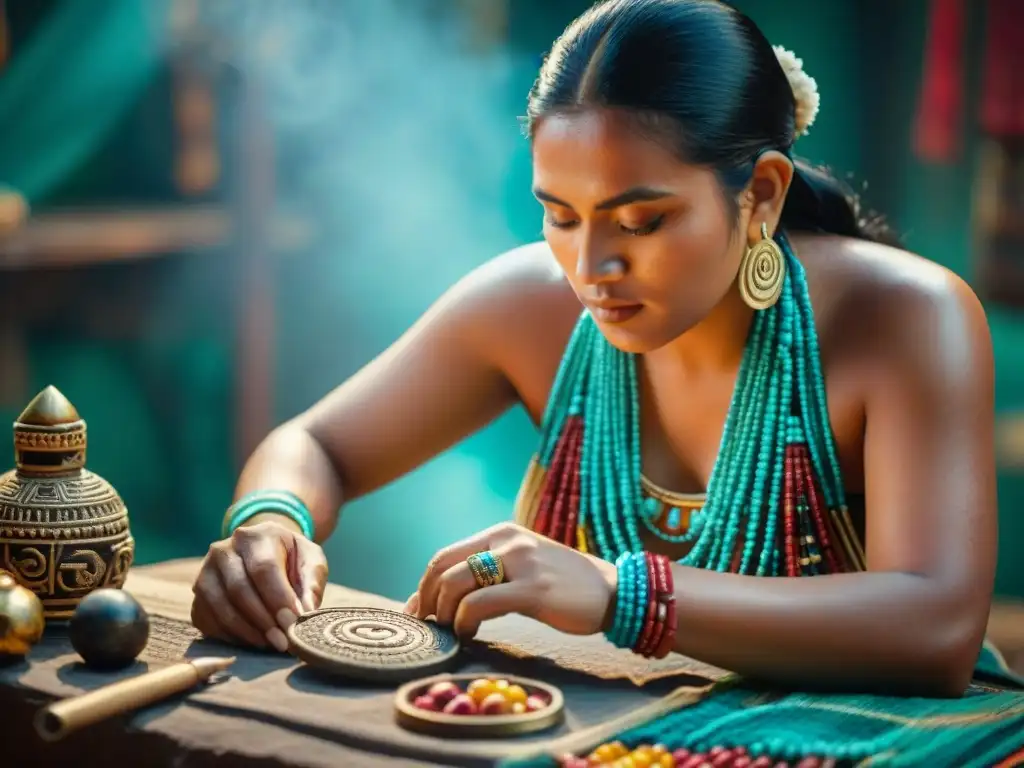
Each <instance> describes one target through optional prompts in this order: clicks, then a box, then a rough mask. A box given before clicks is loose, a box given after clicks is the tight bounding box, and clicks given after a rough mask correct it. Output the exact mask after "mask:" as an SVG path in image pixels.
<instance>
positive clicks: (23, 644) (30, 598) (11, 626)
mask: <svg viewBox="0 0 1024 768" xmlns="http://www.w3.org/2000/svg"><path fill="white" fill-rule="evenodd" d="M45 628H46V619H45V618H44V616H43V604H42V602H41V601H40V600H39V598H38V597H36V595H35V593H34V592H32V591H31V590H29V589H25V587H22V586H21V585H19V584H18V583H17V582H16V581H15V580H14V577H13V576H11V575H10V574H9V573H6V572H4V573H0V654H3V655H7V656H24V655H25V654H27V653H28V652H29V651H30V650H31V649H32V646H33V645H35V644H36V643H38V642H39V639H40V638H41V637H42V636H43V630H44V629H45Z"/></svg>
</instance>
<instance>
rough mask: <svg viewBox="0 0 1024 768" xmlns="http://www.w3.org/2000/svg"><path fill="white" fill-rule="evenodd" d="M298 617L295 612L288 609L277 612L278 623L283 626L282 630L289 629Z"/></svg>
mask: <svg viewBox="0 0 1024 768" xmlns="http://www.w3.org/2000/svg"><path fill="white" fill-rule="evenodd" d="M297 618H298V616H296V615H295V611H291V610H289V609H287V608H282V609H281V610H280V611H278V612H277V623H278V624H280V625H281V629H288V627H290V626H291V625H292V624H294V623H295V620H296V619H297Z"/></svg>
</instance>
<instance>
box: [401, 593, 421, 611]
mask: <svg viewBox="0 0 1024 768" xmlns="http://www.w3.org/2000/svg"><path fill="white" fill-rule="evenodd" d="M419 607H420V593H419V592H413V593H412V594H411V595H409V599H408V600H406V601H405V606H404V607H403V608H402V610H403V611H405V612H406V613H408V614H411V615H413V616H415V615H416V611H417V610H418V609H419Z"/></svg>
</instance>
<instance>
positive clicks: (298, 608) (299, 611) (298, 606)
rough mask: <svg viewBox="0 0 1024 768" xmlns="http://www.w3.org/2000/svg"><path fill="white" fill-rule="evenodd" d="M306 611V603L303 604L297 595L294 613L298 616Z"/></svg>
mask: <svg viewBox="0 0 1024 768" xmlns="http://www.w3.org/2000/svg"><path fill="white" fill-rule="evenodd" d="M305 612H306V606H305V605H303V604H302V603H301V602H300V601H299V598H297V597H296V598H295V609H294V613H295V615H296V616H301V615H302V614H304V613H305Z"/></svg>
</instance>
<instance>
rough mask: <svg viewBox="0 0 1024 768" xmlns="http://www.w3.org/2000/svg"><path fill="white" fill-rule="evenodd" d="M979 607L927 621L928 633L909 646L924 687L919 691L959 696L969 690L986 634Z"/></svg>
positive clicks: (942, 696) (926, 631) (936, 694)
mask: <svg viewBox="0 0 1024 768" xmlns="http://www.w3.org/2000/svg"><path fill="white" fill-rule="evenodd" d="M975 614H976V611H964V612H963V614H962V615H960V616H955V617H945V618H944V619H942V620H939V621H936V622H934V623H931V625H930V626H929V625H928V623H924V624H923V626H924V627H925V632H924V633H922V634H924V635H925V636H923V637H920V643H919V645H918V647H917V649H916V652H915V650H914V649H911V650H910V653H911V654H913V658H914V659H915V662H914V663H913V664H912V666H913V667H914V668H916V670H917V671H918V672H919V680H920V682H921V684H922V688H923V690H922V691H921V692H920V695H924V696H929V697H935V698H949V699H954V698H955V699H958V698H960V697H961V696H963V695H964V693H965V692H966V691H967V688H968V686H969V685H970V683H971V680H972V679H973V677H974V668H975V666H976V664H977V662H978V656H979V654H980V653H981V645H982V642H983V641H984V637H985V620H984V618H982V619H980V620H979V618H978V617H977V616H976V615H975Z"/></svg>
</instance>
